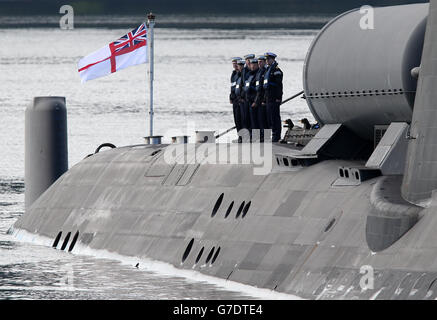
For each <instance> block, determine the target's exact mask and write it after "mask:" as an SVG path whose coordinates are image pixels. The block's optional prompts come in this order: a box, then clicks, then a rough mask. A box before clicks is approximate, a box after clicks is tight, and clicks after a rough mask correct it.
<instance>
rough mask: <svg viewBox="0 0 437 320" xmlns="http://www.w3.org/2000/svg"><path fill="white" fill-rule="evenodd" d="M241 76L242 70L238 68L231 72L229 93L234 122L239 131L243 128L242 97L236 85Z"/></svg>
mask: <svg viewBox="0 0 437 320" xmlns="http://www.w3.org/2000/svg"><path fill="white" fill-rule="evenodd" d="M240 77H241V72H239V71H238V70H234V71H232V74H231V93H230V95H229V100H230V101H231V103H232V109H233V112H234V122H235V127H236V129H237V132H239V131H240V130H241V111H240V98H239V97H237V94H236V93H235V87H236V85H237V80H238V78H240Z"/></svg>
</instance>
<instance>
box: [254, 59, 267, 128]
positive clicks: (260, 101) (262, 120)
mask: <svg viewBox="0 0 437 320" xmlns="http://www.w3.org/2000/svg"><path fill="white" fill-rule="evenodd" d="M266 71H267V68H265V67H263V68H259V69H258V71H257V73H256V77H255V88H256V97H255V105H256V108H257V111H258V125H259V129H260V130H261V136H263V134H264V129H269V128H268V127H267V113H266V104H265V102H264V87H263V83H264V74H265V73H266Z"/></svg>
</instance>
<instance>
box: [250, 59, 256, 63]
mask: <svg viewBox="0 0 437 320" xmlns="http://www.w3.org/2000/svg"><path fill="white" fill-rule="evenodd" d="M250 63H256V64H258V59H250Z"/></svg>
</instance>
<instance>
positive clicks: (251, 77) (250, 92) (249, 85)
mask: <svg viewBox="0 0 437 320" xmlns="http://www.w3.org/2000/svg"><path fill="white" fill-rule="evenodd" d="M256 74H257V71H250V72H249V73H248V76H247V79H246V82H245V83H244V96H245V101H246V102H247V105H248V109H249V120H250V128H251V129H259V123H258V108H257V107H256V106H255V107H252V104H253V103H254V102H255V98H256Z"/></svg>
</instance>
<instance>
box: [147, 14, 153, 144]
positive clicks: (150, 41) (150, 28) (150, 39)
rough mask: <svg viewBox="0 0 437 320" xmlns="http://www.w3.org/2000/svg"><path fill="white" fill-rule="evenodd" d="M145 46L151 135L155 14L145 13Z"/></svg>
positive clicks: (151, 131)
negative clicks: (147, 48)
mask: <svg viewBox="0 0 437 320" xmlns="http://www.w3.org/2000/svg"><path fill="white" fill-rule="evenodd" d="M147 25H148V30H147V42H148V43H147V46H148V47H149V98H150V100H149V108H150V109H149V115H150V136H151V137H152V136H153V27H154V26H155V15H153V14H152V13H149V14H148V15H147Z"/></svg>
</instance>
